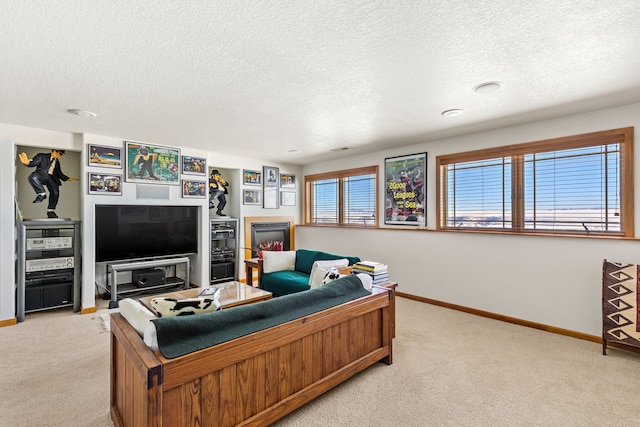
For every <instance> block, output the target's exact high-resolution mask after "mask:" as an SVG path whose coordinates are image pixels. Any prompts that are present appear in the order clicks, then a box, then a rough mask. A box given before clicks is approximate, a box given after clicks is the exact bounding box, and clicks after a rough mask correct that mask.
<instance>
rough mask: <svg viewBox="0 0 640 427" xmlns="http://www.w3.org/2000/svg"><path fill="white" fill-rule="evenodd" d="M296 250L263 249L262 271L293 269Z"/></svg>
mask: <svg viewBox="0 0 640 427" xmlns="http://www.w3.org/2000/svg"><path fill="white" fill-rule="evenodd" d="M295 267H296V251H263V252H262V272H263V273H273V272H274V271H283V270H291V271H293V270H295Z"/></svg>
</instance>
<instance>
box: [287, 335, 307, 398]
mask: <svg viewBox="0 0 640 427" xmlns="http://www.w3.org/2000/svg"><path fill="white" fill-rule="evenodd" d="M302 349H303V345H302V340H301V339H300V340H296V341H294V342H292V343H291V344H290V345H289V350H290V352H291V353H290V355H289V357H290V360H291V372H290V381H289V384H290V387H291V388H290V391H289V392H290V393H291V394H293V393H295V392H297V391H299V390H302V388H303V386H302V384H303V376H304V372H303V371H304V361H303V359H302V357H303V350H302Z"/></svg>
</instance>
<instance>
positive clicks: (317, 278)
mask: <svg viewBox="0 0 640 427" xmlns="http://www.w3.org/2000/svg"><path fill="white" fill-rule="evenodd" d="M326 275H327V270H325V269H324V268H321V267H318V268H316V269H315V270H314V271H313V276H309V286H310V287H311V288H317V287H318V286H321V285H322V281H323V280H324V276H326Z"/></svg>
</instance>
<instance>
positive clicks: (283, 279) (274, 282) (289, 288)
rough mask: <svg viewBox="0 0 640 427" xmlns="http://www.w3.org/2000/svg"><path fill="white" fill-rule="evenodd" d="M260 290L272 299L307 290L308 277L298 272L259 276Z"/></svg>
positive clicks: (278, 272)
mask: <svg viewBox="0 0 640 427" xmlns="http://www.w3.org/2000/svg"><path fill="white" fill-rule="evenodd" d="M260 288H262V289H264V290H265V291H269V292H271V293H272V294H273V296H274V297H279V296H282V295H286V294H290V293H293V292H300V291H306V290H307V289H309V275H308V274H304V273H301V272H299V271H276V272H274V273H269V274H262V275H260Z"/></svg>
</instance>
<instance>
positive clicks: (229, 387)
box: [218, 365, 238, 427]
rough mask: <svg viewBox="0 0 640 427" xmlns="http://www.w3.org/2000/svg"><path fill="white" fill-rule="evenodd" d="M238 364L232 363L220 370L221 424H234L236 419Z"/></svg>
mask: <svg viewBox="0 0 640 427" xmlns="http://www.w3.org/2000/svg"><path fill="white" fill-rule="evenodd" d="M236 375H237V372H236V365H231V366H229V367H227V368H224V369H222V370H221V371H220V395H219V399H220V418H219V424H218V425H219V426H221V427H225V426H234V425H236V424H237V419H236V400H237V399H238V396H237V394H236V390H237V389H236V382H235V378H236Z"/></svg>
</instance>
